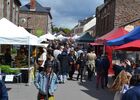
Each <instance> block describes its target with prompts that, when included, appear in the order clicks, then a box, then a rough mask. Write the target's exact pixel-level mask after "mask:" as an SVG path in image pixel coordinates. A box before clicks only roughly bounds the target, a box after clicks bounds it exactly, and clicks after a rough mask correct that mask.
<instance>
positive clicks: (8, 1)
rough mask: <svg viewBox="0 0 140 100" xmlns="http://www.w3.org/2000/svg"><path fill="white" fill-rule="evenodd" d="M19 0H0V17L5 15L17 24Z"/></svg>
mask: <svg viewBox="0 0 140 100" xmlns="http://www.w3.org/2000/svg"><path fill="white" fill-rule="evenodd" d="M20 6H21V2H20V0H0V19H1V18H3V17H5V18H7V19H8V20H10V21H11V22H13V23H15V24H16V25H18V20H19V8H20Z"/></svg>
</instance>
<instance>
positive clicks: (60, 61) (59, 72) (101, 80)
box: [35, 41, 140, 100]
mask: <svg viewBox="0 0 140 100" xmlns="http://www.w3.org/2000/svg"><path fill="white" fill-rule="evenodd" d="M36 62H37V64H38V67H37V71H38V72H37V73H36V78H35V86H36V87H37V89H38V90H39V94H38V98H41V97H44V98H46V97H47V98H49V97H51V98H54V91H55V90H56V88H57V84H58V83H59V84H64V83H65V82H66V81H67V80H73V79H74V73H75V71H77V72H78V74H77V76H76V77H75V78H76V80H77V81H78V80H79V78H80V82H83V79H87V80H89V81H91V80H92V77H93V76H94V77H96V87H95V88H96V89H97V90H99V88H102V89H104V88H108V89H110V90H111V91H115V92H116V93H115V96H114V100H138V99H134V98H140V94H139V93H140V91H139V90H138V89H135V88H139V81H140V76H139V75H140V71H139V69H138V68H139V67H137V66H138V65H136V64H135V63H134V62H133V61H130V60H128V59H127V60H121V61H120V63H119V64H116V63H114V64H113V70H114V77H113V78H112V79H113V83H112V84H111V85H109V84H108V70H109V67H110V63H111V62H110V61H109V59H108V54H107V53H104V54H100V55H96V53H95V50H94V48H93V47H91V46H88V48H86V49H85V48H84V47H83V46H81V45H80V46H79V45H75V44H69V43H67V42H66V43H59V42H54V41H53V42H50V43H49V46H48V47H47V48H46V49H43V48H39V53H38V54H37V57H36ZM86 71H87V72H88V74H87V78H86V77H85V76H86ZM50 77H51V78H50ZM52 80H53V81H52ZM46 84H47V85H46ZM42 85H43V86H42ZM46 86H47V88H46ZM42 87H43V88H42ZM134 89H135V91H134ZM46 91H48V92H46ZM135 92H136V93H135ZM44 93H45V94H44ZM132 94H135V97H134V95H133V96H131V95H132ZM129 96H130V97H131V98H132V97H133V99H128V98H129ZM126 98H127V99H126ZM38 100H43V99H38ZM44 100H47V99H44Z"/></svg>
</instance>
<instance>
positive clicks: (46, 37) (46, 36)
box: [39, 32, 56, 42]
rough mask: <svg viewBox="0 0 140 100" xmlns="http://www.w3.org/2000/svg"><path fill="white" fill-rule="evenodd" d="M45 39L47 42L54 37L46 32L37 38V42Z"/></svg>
mask: <svg viewBox="0 0 140 100" xmlns="http://www.w3.org/2000/svg"><path fill="white" fill-rule="evenodd" d="M47 39H48V40H55V39H56V37H55V36H54V35H52V34H51V33H49V32H48V33H47V34H45V35H42V36H40V37H39V42H42V41H47Z"/></svg>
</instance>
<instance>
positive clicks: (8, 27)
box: [0, 18, 38, 82]
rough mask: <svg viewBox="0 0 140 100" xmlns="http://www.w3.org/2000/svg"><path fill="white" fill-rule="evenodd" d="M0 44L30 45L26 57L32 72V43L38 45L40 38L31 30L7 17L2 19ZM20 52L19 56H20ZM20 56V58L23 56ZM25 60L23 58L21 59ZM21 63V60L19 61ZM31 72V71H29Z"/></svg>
mask: <svg viewBox="0 0 140 100" xmlns="http://www.w3.org/2000/svg"><path fill="white" fill-rule="evenodd" d="M0 44H4V45H28V46H27V47H28V52H26V53H27V56H26V57H24V56H22V57H24V58H26V63H27V66H26V68H27V69H28V72H30V70H29V69H30V68H31V66H30V45H38V38H37V37H36V36H34V35H32V34H30V33H29V32H27V31H26V30H25V29H24V28H23V27H18V26H16V25H15V24H13V23H12V22H10V21H9V20H7V19H6V18H2V19H1V20H0ZM19 55H20V54H18V55H17V56H19ZM22 57H18V58H20V59H21V58H22ZM21 61H23V60H21ZM14 62H15V60H14ZM19 63H20V62H19ZM28 74H29V73H28ZM28 79H29V80H28V82H30V77H28Z"/></svg>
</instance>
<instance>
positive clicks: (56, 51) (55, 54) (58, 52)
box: [53, 49, 62, 59]
mask: <svg viewBox="0 0 140 100" xmlns="http://www.w3.org/2000/svg"><path fill="white" fill-rule="evenodd" d="M61 52H62V51H60V50H57V49H56V50H54V51H53V56H54V57H55V59H57V56H58V55H59V54H61Z"/></svg>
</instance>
